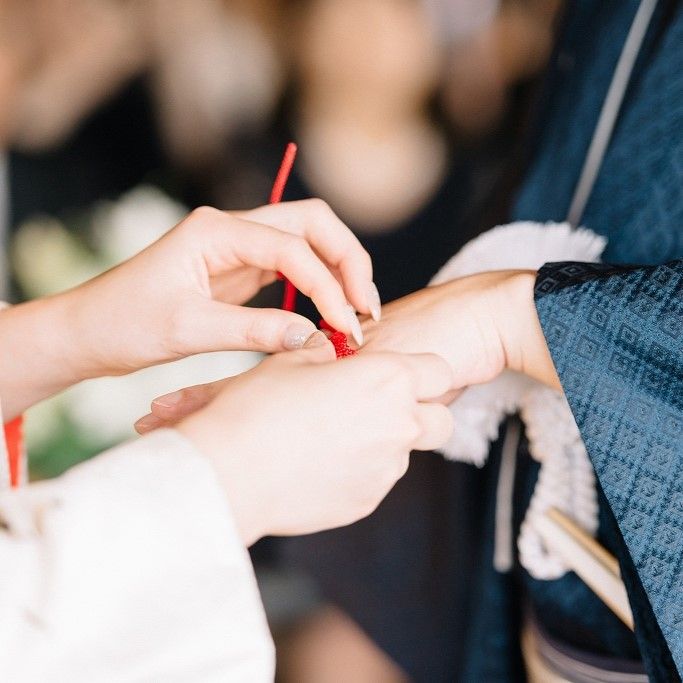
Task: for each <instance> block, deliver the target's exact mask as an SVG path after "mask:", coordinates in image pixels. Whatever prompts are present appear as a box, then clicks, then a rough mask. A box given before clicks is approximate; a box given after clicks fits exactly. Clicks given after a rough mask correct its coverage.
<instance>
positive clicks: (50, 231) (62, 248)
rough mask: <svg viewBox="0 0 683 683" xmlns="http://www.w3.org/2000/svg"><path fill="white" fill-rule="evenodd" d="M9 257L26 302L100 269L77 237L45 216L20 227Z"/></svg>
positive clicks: (62, 287) (80, 279)
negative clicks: (27, 299) (26, 299)
mask: <svg viewBox="0 0 683 683" xmlns="http://www.w3.org/2000/svg"><path fill="white" fill-rule="evenodd" d="M11 258H12V264H13V268H14V273H15V275H16V277H17V280H18V282H19V284H20V285H21V287H22V289H23V291H24V293H25V294H26V295H27V297H28V298H30V299H32V298H35V297H40V296H46V295H48V294H54V293H55V292H59V291H61V290H64V289H68V288H70V287H73V286H75V285H77V284H80V283H81V282H84V281H85V280H88V279H89V278H91V277H94V276H95V275H97V274H98V273H100V272H101V271H102V270H104V267H102V265H101V264H98V262H97V259H96V257H95V255H94V254H92V253H90V252H89V251H88V250H87V249H86V248H85V246H84V245H83V244H82V242H80V241H79V239H78V238H77V237H75V236H74V235H73V234H71V233H70V232H69V231H68V230H67V229H66V227H65V226H64V225H63V224H62V223H61V222H60V221H58V220H57V219H55V218H49V217H47V216H41V217H37V218H33V219H31V220H29V221H26V222H25V223H23V224H22V225H21V227H20V228H19V230H18V232H17V234H16V235H15V237H14V241H13V243H12V250H11Z"/></svg>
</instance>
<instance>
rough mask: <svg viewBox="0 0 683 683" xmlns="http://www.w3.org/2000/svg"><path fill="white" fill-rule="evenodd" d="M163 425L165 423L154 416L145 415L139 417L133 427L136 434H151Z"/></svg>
mask: <svg viewBox="0 0 683 683" xmlns="http://www.w3.org/2000/svg"><path fill="white" fill-rule="evenodd" d="M163 424H165V422H164V421H163V420H161V419H159V418H158V417H157V416H156V415H145V416H144V417H141V418H140V419H139V420H138V421H137V422H136V423H135V425H134V426H135V429H136V430H137V431H138V432H151V431H152V430H153V429H156V428H157V427H161V426H162V425H163Z"/></svg>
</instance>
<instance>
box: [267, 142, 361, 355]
mask: <svg viewBox="0 0 683 683" xmlns="http://www.w3.org/2000/svg"><path fill="white" fill-rule="evenodd" d="M296 152H297V146H296V145H295V144H294V143H293V142H290V143H289V144H288V145H287V148H286V149H285V154H284V157H283V158H282V163H281V164H280V169H279V170H278V172H277V175H276V176H275V182H274V183H273V190H272V191H271V193H270V203H271V204H279V203H280V202H281V201H282V195H283V194H284V192H285V185H287V180H288V179H289V174H290V173H291V172H292V166H294V159H296ZM278 276H279V277H280V278H281V279H282V280H284V281H285V292H284V297H283V299H282V309H283V310H285V311H294V308H295V307H296V287H295V286H294V285H293V284H292V283H291V282H290V281H289V280H287V279H286V278H285V277H284V276H283V275H282V273H278ZM320 328H321V329H323V330H329V331H330V332H331V333H332V334H331V336H330V341H331V342H332V345H333V346H334V350H335V352H336V354H337V358H345V357H346V356H353V355H354V354H355V353H356V351H355V350H354V349H352V348H351V347H350V346H349V342H348V340H347V338H346V335H345V334H344V333H343V332H338V331H337V330H335V329H334V328H333V327H332V326H330V325H328V324H327V323H326V322H325V321H324V320H321V321H320Z"/></svg>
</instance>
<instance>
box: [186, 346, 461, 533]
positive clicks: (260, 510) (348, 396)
mask: <svg viewBox="0 0 683 683" xmlns="http://www.w3.org/2000/svg"><path fill="white" fill-rule="evenodd" d="M312 342H314V343H315V342H317V343H318V344H319V345H317V346H312V347H308V348H305V349H302V350H301V351H295V352H292V353H288V354H279V355H277V356H272V357H270V358H268V359H266V360H265V361H263V362H262V363H261V365H259V366H258V367H257V368H255V369H253V370H251V371H249V372H247V373H245V374H243V375H239V376H238V377H235V378H232V379H230V380H227V381H226V382H225V383H224V385H223V387H222V390H221V391H220V393H219V394H218V395H217V396H216V397H215V398H214V400H212V401H211V402H210V403H209V405H208V406H206V407H205V408H203V409H202V410H199V411H198V412H196V413H194V414H192V415H191V416H190V417H188V418H187V419H185V420H183V421H181V422H180V423H179V425H178V426H177V427H176V428H177V429H178V430H179V431H180V432H181V433H182V434H184V435H185V436H186V437H187V438H189V439H190V441H192V442H193V443H194V444H195V445H196V446H197V448H198V449H199V450H200V451H201V452H203V453H204V454H206V455H207V456H208V457H209V458H210V459H211V461H212V462H213V464H214V465H215V467H216V471H217V472H218V476H219V479H220V481H221V482H222V484H223V486H224V488H225V490H226V492H227V495H228V499H229V500H230V503H231V507H232V509H233V512H234V514H235V516H236V518H237V523H238V527H239V528H240V530H241V533H242V537H243V539H244V540H245V543H247V544H250V543H253V542H254V541H255V540H257V539H258V538H260V537H261V536H264V535H268V534H280V535H283V534H284V535H288V534H302V533H310V532H314V531H319V530H322V529H328V528H333V527H337V526H341V525H344V524H349V523H351V522H354V521H356V520H358V519H360V518H361V517H364V516H366V515H368V514H370V512H372V510H374V509H375V507H376V506H377V505H378V504H379V502H380V501H381V500H382V498H383V497H384V496H385V495H386V493H387V492H388V491H389V490H390V489H391V487H392V486H393V485H394V483H395V482H396V481H397V480H398V479H399V478H400V477H401V476H402V475H403V474H404V472H405V471H406V468H407V466H408V459H409V453H410V451H411V450H412V449H425V450H428V449H432V448H436V447H438V446H439V445H442V444H443V443H444V442H445V441H446V440H447V439H448V437H449V435H450V432H451V428H452V422H451V416H450V413H449V412H448V410H447V409H446V408H444V407H443V406H441V405H438V404H434V403H428V402H427V401H429V400H430V399H431V398H432V397H434V396H438V395H440V394H442V393H443V392H444V391H445V389H446V388H447V387H448V386H449V385H450V384H451V378H450V371H449V368H448V366H447V364H446V363H445V362H444V361H443V360H442V359H440V358H438V357H436V356H433V355H429V354H427V355H414V356H410V355H402V354H387V353H384V354H374V353H368V354H366V355H363V356H362V357H361V356H357V357H354V358H348V359H345V360H343V361H335V360H334V350H333V348H332V345H331V344H330V343H329V342H328V341H327V340H326V339H325V337H324V336H323V335H322V334H321V333H316V334H315V335H314V337H313V339H312Z"/></svg>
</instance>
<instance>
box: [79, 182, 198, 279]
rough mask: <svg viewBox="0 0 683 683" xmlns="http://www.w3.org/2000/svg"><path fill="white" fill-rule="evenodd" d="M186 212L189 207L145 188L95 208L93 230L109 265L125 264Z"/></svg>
mask: <svg viewBox="0 0 683 683" xmlns="http://www.w3.org/2000/svg"><path fill="white" fill-rule="evenodd" d="M186 213H187V209H186V207H184V206H183V205H182V204H180V203H179V202H176V201H175V200H173V199H171V198H170V197H169V196H168V195H166V194H164V192H162V191H161V190H160V189H159V188H156V187H153V186H151V185H142V186H140V187H137V188H135V189H133V190H130V192H127V193H126V194H124V195H122V196H121V198H120V199H119V200H118V201H116V202H101V203H99V204H97V205H96V206H95V209H94V211H93V217H92V231H93V238H94V240H95V244H96V247H97V248H98V250H100V251H101V252H102V254H103V255H104V257H105V258H106V259H107V260H108V261H109V263H108V266H113V265H115V264H116V263H120V262H121V261H125V260H126V259H128V258H130V257H131V256H133V255H134V254H137V253H138V252H139V251H141V250H142V249H144V248H145V247H147V246H149V245H150V244H151V243H152V242H155V241H156V240H158V239H159V237H161V236H162V235H163V234H164V233H166V232H168V230H170V229H171V228H172V227H173V226H174V225H175V224H176V223H178V222H179V221H180V220H181V219H182V218H183V216H184V215H185V214H186Z"/></svg>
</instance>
